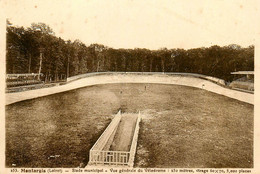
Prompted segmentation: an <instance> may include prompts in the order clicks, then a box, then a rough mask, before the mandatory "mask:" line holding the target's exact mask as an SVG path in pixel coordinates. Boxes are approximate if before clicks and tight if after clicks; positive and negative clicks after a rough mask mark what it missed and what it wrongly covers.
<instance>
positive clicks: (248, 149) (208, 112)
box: [6, 84, 254, 168]
mask: <svg viewBox="0 0 260 174" xmlns="http://www.w3.org/2000/svg"><path fill="white" fill-rule="evenodd" d="M119 109H121V110H122V111H123V112H128V113H136V112H138V111H141V113H142V114H143V115H144V117H143V119H142V122H141V127H140V131H139V139H138V147H137V155H136V161H135V166H136V167H239V168H243V167H253V111H254V107H253V105H250V104H247V103H243V102H240V101H237V100H234V99H230V98H228V97H224V96H221V95H218V94H214V93H211V92H208V91H205V90H201V89H197V88H192V87H184V86H177V85H160V84H108V85H96V86H91V87H86V88H81V89H77V90H72V91H68V92H64V93H58V94H54V95H50V96H46V97H41V98H38V99H32V100H27V101H22V102H18V103H14V104H11V105H8V106H7V107H6V165H7V166H8V167H11V166H16V167H77V166H79V165H80V163H84V164H86V163H87V161H88V153H89V150H90V148H91V147H92V145H93V144H94V143H95V141H96V140H97V139H98V137H99V136H100V135H101V133H102V132H103V130H104V129H105V128H106V126H107V125H108V124H109V122H110V121H111V118H112V116H113V114H116V113H117V111H118V110H119Z"/></svg>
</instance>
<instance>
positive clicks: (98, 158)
mask: <svg viewBox="0 0 260 174" xmlns="http://www.w3.org/2000/svg"><path fill="white" fill-rule="evenodd" d="M121 117H122V116H121V111H119V112H118V114H117V115H116V116H115V118H114V119H113V120H112V121H111V123H110V124H109V126H108V127H107V128H106V130H105V131H104V132H103V134H102V135H101V136H100V137H99V139H98V140H97V142H96V143H95V144H94V146H93V147H92V148H91V149H90V153H89V163H88V165H116V166H117V165H119V166H129V167H133V166H134V157H135V153H136V146H137V139H138V132H139V123H140V120H141V115H140V112H139V114H138V118H137V121H136V125H135V131H134V135H133V138H132V143H131V148H130V151H109V150H104V147H107V146H110V145H111V144H110V143H111V142H109V139H110V140H111V137H112V138H114V135H115V132H116V130H117V127H118V125H119V122H120V120H121ZM107 143H108V144H109V145H106V144H107ZM108 149H109V148H108Z"/></svg>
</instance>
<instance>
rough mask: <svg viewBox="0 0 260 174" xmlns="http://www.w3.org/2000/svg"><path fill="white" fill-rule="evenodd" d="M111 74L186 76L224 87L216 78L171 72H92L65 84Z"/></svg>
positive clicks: (71, 78)
mask: <svg viewBox="0 0 260 174" xmlns="http://www.w3.org/2000/svg"><path fill="white" fill-rule="evenodd" d="M113 74H134V75H155V74H157V75H160V74H163V75H170V76H171V75H177V76H188V77H197V78H201V79H205V80H209V81H212V82H214V83H217V84H219V85H223V86H226V82H225V80H223V79H219V78H216V77H211V76H206V75H202V74H196V73H171V72H109V71H108V72H93V73H86V74H80V75H76V76H72V77H69V78H67V82H72V81H74V80H78V79H81V78H85V77H91V76H97V75H113Z"/></svg>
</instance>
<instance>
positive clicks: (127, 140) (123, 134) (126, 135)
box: [110, 114, 138, 151]
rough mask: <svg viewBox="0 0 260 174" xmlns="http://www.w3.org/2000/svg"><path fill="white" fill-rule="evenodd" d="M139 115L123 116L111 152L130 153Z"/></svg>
mask: <svg viewBox="0 0 260 174" xmlns="http://www.w3.org/2000/svg"><path fill="white" fill-rule="evenodd" d="M137 118H138V114H122V118H121V121H120V123H119V125H118V128H117V131H116V134H115V137H114V140H113V142H112V145H111V147H110V150H111V151H130V148H131V144H132V140H133V136H134V132H135V126H136V121H137Z"/></svg>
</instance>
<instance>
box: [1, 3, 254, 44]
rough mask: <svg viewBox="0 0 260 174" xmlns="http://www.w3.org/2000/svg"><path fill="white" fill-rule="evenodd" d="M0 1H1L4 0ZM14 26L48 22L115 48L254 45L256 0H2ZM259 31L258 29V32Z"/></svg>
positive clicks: (64, 33) (61, 32) (62, 32)
mask: <svg viewBox="0 0 260 174" xmlns="http://www.w3.org/2000/svg"><path fill="white" fill-rule="evenodd" d="M0 1H1V0H0ZM2 2H3V3H2V5H3V7H4V8H3V9H4V14H5V15H6V18H8V19H9V20H10V22H11V23H13V25H17V26H24V27H29V26H30V25H31V23H33V22H35V23H37V22H43V23H46V24H48V25H49V26H50V27H51V28H52V29H53V30H54V32H55V35H56V36H58V37H61V38H63V39H65V40H69V39H70V40H72V41H73V40H75V39H79V40H80V41H82V42H83V43H85V44H86V45H90V44H92V43H99V44H103V45H106V46H109V47H113V48H148V49H159V48H164V47H166V48H169V49H170V48H184V49H189V48H197V47H209V46H212V45H220V46H225V45H229V44H238V45H241V46H243V47H247V46H249V45H252V44H254V43H255V38H256V35H259V31H257V27H256V25H257V15H256V14H257V13H258V10H259V9H258V6H257V1H256V0H170V1H166V0H117V1H116V0H74V1H72V0H33V1H32V0H8V1H7V0H6V1H5V0H4V1H2ZM257 32H258V33H257Z"/></svg>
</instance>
